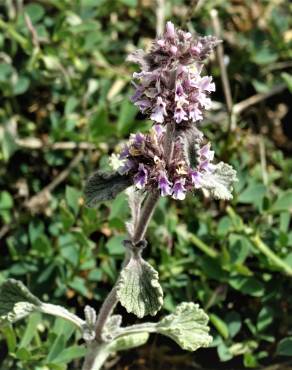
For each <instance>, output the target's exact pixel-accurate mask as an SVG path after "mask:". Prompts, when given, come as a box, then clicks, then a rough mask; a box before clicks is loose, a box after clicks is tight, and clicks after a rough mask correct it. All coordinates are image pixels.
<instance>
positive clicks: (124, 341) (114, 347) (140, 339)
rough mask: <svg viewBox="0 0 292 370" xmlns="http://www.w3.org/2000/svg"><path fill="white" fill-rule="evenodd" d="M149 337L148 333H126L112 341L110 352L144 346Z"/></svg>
mask: <svg viewBox="0 0 292 370" xmlns="http://www.w3.org/2000/svg"><path fill="white" fill-rule="evenodd" d="M148 338H149V334H148V333H134V334H128V335H124V336H122V337H120V338H118V339H115V340H114V341H113V342H112V343H110V345H109V347H108V349H109V351H110V352H118V351H125V350H127V349H131V348H135V347H139V346H142V345H143V344H145V343H146V342H147V340H148Z"/></svg>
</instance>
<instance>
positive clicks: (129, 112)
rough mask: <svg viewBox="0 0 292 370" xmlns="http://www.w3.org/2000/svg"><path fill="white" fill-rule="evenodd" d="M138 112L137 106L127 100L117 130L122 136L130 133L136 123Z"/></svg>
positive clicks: (122, 108)
mask: <svg viewBox="0 0 292 370" xmlns="http://www.w3.org/2000/svg"><path fill="white" fill-rule="evenodd" d="M137 112H138V110H137V107H135V105H133V104H132V103H130V102H129V101H128V100H125V101H124V102H123V104H122V106H121V109H120V113H119V119H118V122H117V129H118V131H119V132H120V133H121V134H122V135H125V134H127V133H128V132H129V129H130V127H131V126H132V125H133V123H134V118H135V116H136V114H137Z"/></svg>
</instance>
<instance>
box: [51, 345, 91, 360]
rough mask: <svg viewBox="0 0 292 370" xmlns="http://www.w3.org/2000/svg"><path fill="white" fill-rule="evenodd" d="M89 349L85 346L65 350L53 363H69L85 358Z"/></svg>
mask: <svg viewBox="0 0 292 370" xmlns="http://www.w3.org/2000/svg"><path fill="white" fill-rule="evenodd" d="M86 352H87V349H86V347H85V346H71V347H68V348H65V349H64V350H63V351H62V352H61V353H60V354H59V355H58V356H57V357H56V358H55V359H54V361H53V363H55V364H62V363H65V364H67V363H69V362H71V361H72V360H75V359H77V358H82V357H84V356H85V354H86Z"/></svg>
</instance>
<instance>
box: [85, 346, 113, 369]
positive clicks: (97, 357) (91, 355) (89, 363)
mask: <svg viewBox="0 0 292 370" xmlns="http://www.w3.org/2000/svg"><path fill="white" fill-rule="evenodd" d="M109 355H110V352H109V351H108V350H107V348H106V345H105V344H101V345H99V346H97V345H96V342H93V343H90V344H89V345H88V353H87V356H86V358H85V361H84V364H83V366H82V370H99V369H101V367H102V365H103V364H104V363H105V361H106V360H107V358H108V357H109Z"/></svg>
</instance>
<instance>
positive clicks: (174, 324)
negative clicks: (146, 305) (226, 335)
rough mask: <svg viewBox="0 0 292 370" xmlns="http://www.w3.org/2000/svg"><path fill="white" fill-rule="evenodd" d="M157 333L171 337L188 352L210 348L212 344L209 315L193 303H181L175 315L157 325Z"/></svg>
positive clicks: (167, 317)
mask: <svg viewBox="0 0 292 370" xmlns="http://www.w3.org/2000/svg"><path fill="white" fill-rule="evenodd" d="M157 332H158V333H160V334H163V335H166V336H168V337H170V338H171V339H173V340H174V341H175V342H176V343H177V344H178V345H179V346H180V347H181V348H182V349H185V350H187V351H196V350H197V349H198V348H200V347H208V346H209V345H210V343H211V342H212V337H211V336H210V335H209V327H208V316H207V314H206V313H205V312H204V311H203V310H202V309H201V308H199V305H198V304H194V303H191V302H189V303H187V302H183V303H181V304H180V305H179V306H177V308H176V310H175V312H174V313H173V314H171V315H168V316H166V317H165V318H164V319H162V320H161V321H160V322H159V323H158V324H157Z"/></svg>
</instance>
